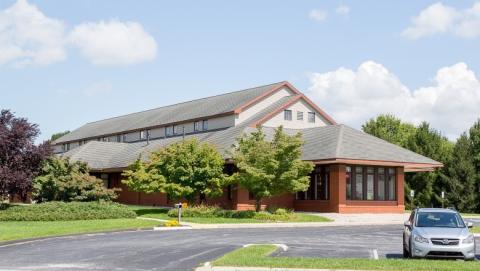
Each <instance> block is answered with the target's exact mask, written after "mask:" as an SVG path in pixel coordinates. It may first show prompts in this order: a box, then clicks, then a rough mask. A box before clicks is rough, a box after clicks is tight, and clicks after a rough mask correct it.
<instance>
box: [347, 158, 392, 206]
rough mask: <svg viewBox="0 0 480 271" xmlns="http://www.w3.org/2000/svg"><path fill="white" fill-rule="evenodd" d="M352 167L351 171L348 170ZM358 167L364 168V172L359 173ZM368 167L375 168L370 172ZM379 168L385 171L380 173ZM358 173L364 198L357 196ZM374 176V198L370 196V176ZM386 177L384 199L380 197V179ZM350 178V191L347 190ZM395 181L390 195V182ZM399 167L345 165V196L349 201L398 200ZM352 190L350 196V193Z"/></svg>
mask: <svg viewBox="0 0 480 271" xmlns="http://www.w3.org/2000/svg"><path fill="white" fill-rule="evenodd" d="M347 168H350V172H349V171H348V170H347ZM357 168H362V172H358V173H357ZM368 168H373V172H370V173H369V172H368ZM379 169H383V172H384V173H379ZM357 175H358V176H361V179H362V181H361V186H362V194H361V196H362V199H358V198H357V197H356V192H357V191H356V189H357ZM369 175H370V176H373V199H367V198H368V176H369ZM380 176H383V177H384V187H383V199H380V197H379V185H378V184H379V179H380ZM348 179H350V191H347V189H348V185H347V181H348ZM390 181H393V194H392V195H390V191H389V190H390V187H389V182H390ZM397 182H398V180H397V168H395V167H383V166H366V165H346V167H345V197H346V199H347V200H348V201H397V200H398V199H397V186H398V183H397ZM348 192H350V197H349V193H348Z"/></svg>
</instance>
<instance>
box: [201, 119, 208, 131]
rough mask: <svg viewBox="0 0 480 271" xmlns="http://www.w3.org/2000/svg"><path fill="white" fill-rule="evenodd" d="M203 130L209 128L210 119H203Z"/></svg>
mask: <svg viewBox="0 0 480 271" xmlns="http://www.w3.org/2000/svg"><path fill="white" fill-rule="evenodd" d="M202 130H203V131H206V130H208V120H202Z"/></svg>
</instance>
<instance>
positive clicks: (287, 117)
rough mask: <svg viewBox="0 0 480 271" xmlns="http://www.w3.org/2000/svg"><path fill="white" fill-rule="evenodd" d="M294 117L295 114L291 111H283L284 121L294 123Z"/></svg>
mask: <svg viewBox="0 0 480 271" xmlns="http://www.w3.org/2000/svg"><path fill="white" fill-rule="evenodd" d="M292 115H293V113H292V110H291V109H284V110H283V120H287V121H292V119H293V116H292Z"/></svg>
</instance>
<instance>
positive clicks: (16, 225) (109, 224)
mask: <svg viewBox="0 0 480 271" xmlns="http://www.w3.org/2000/svg"><path fill="white" fill-rule="evenodd" d="M158 225H159V222H158V221H151V220H143V219H101V220H73V221H5V222H4V221H2V222H0V241H9V240H17V239H26V238H35V237H47V236H59V235H67V234H76V233H92V232H100V231H110V230H124V229H138V228H152V227H154V226H158Z"/></svg>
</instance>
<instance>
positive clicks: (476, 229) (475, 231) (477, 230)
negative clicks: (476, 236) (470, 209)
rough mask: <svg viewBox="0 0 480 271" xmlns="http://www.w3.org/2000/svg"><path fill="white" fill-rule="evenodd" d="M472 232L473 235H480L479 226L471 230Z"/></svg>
mask: <svg viewBox="0 0 480 271" xmlns="http://www.w3.org/2000/svg"><path fill="white" fill-rule="evenodd" d="M470 232H473V233H480V227H479V226H477V227H473V228H471V229H470Z"/></svg>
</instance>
